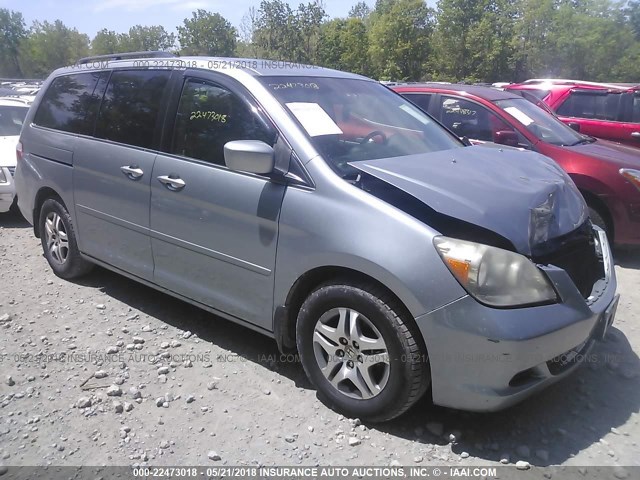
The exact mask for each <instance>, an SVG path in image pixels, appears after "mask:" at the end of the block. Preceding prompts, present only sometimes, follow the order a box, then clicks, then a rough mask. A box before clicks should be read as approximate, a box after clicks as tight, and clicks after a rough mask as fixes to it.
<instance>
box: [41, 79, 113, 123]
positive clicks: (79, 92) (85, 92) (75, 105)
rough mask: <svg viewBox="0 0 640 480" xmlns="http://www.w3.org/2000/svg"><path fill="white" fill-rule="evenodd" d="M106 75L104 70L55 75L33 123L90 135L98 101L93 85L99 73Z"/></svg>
mask: <svg viewBox="0 0 640 480" xmlns="http://www.w3.org/2000/svg"><path fill="white" fill-rule="evenodd" d="M106 75H108V73H107V72H91V73H79V74H74V75H64V76H61V77H58V78H56V79H54V80H53V82H51V85H50V86H49V88H48V89H47V91H46V93H45V94H44V97H43V98H42V101H41V102H40V106H39V107H38V111H37V112H36V115H35V118H34V123H35V124H36V125H39V126H41V127H47V128H54V129H56V130H62V131H64V132H71V133H80V134H86V135H90V134H91V133H93V132H92V130H93V122H94V120H95V111H96V108H97V106H98V104H99V102H100V95H99V94H98V92H97V91H96V85H97V84H98V80H99V79H100V77H101V76H106Z"/></svg>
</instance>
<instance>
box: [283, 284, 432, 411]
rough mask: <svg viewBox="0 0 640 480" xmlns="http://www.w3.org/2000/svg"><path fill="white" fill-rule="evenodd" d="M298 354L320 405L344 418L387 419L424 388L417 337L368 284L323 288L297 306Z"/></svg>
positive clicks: (386, 297)
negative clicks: (320, 399) (322, 402)
mask: <svg viewBox="0 0 640 480" xmlns="http://www.w3.org/2000/svg"><path fill="white" fill-rule="evenodd" d="M296 343H297V346H298V352H299V354H300V358H301V361H302V365H303V367H304V369H305V372H306V374H307V376H308V377H309V379H310V381H311V383H313V385H314V386H315V387H316V389H317V390H318V392H319V395H320V396H321V397H322V399H323V401H325V402H326V403H328V404H329V405H330V406H333V407H335V408H336V409H337V410H339V411H340V412H341V413H344V415H346V416H349V417H351V418H362V419H366V420H369V421H372V422H384V421H388V420H391V419H393V418H395V417H398V416H399V415H401V414H403V413H404V412H405V411H407V410H408V409H409V408H410V407H411V406H412V405H413V404H414V403H415V402H416V401H418V400H419V399H420V397H422V395H423V394H424V393H425V391H426V390H427V388H428V387H429V385H430V380H431V376H430V373H429V362H428V359H427V355H426V350H425V348H424V346H423V342H422V338H421V336H420V333H419V331H418V329H417V326H416V325H415V323H414V322H413V319H412V318H411V317H410V315H409V314H408V312H406V309H405V308H404V307H403V306H402V305H401V304H400V303H399V302H398V300H397V299H395V297H393V296H392V295H390V294H389V293H388V292H387V291H385V290H384V289H382V288H381V287H378V286H376V285H373V284H369V283H358V284H349V283H346V282H345V283H340V282H338V283H329V284H324V285H321V286H320V287H318V288H317V289H316V290H315V291H313V292H312V293H311V295H309V297H308V298H307V300H306V301H305V302H304V303H303V305H302V307H301V309H300V312H299V314H298V321H297V324H296Z"/></svg>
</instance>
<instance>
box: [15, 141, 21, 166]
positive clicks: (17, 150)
mask: <svg viewBox="0 0 640 480" xmlns="http://www.w3.org/2000/svg"><path fill="white" fill-rule="evenodd" d="M16 160H17V161H18V162H19V161H20V160H22V142H18V145H16Z"/></svg>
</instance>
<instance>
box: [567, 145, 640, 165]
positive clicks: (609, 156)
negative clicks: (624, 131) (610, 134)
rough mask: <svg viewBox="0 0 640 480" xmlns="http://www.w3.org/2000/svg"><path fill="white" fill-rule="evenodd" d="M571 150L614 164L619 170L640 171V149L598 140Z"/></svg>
mask: <svg viewBox="0 0 640 480" xmlns="http://www.w3.org/2000/svg"><path fill="white" fill-rule="evenodd" d="M564 148H569V149H571V150H573V151H575V152H576V153H580V154H582V155H588V156H590V157H595V158H597V159H599V160H604V161H606V162H609V163H612V164H614V165H615V166H617V167H619V168H633V169H636V170H640V149H638V148H635V147H628V146H626V145H622V144H620V143H615V142H610V141H608V140H596V141H595V142H592V143H585V144H581V145H576V146H573V147H564Z"/></svg>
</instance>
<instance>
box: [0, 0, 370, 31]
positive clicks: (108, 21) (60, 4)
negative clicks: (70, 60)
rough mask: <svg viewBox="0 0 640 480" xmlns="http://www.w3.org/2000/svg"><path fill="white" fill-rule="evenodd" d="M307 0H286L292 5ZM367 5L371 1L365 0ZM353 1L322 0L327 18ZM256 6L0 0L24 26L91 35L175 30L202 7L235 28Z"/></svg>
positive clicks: (224, 1)
mask: <svg viewBox="0 0 640 480" xmlns="http://www.w3.org/2000/svg"><path fill="white" fill-rule="evenodd" d="M307 1H308V0H304V1H302V0H294V1H292V0H290V1H289V4H290V5H291V6H292V8H296V7H297V6H298V5H299V4H300V3H307ZM366 2H367V3H368V4H369V5H373V4H375V0H366ZM355 3H357V0H325V5H326V10H327V13H328V14H329V15H330V16H331V17H343V16H346V15H347V14H348V13H349V10H350V9H351V7H352V6H353V5H354V4H355ZM259 5H260V1H259V0H97V1H91V0H88V1H87V0H0V8H8V9H9V10H16V11H19V12H21V13H22V15H23V16H24V19H25V21H26V23H27V27H29V26H30V25H31V23H32V22H33V21H34V20H40V21H43V20H48V21H50V22H52V21H54V20H57V19H60V20H62V21H63V22H64V24H65V25H67V26H68V27H75V28H77V29H78V31H79V32H81V33H86V34H88V35H89V36H90V37H91V38H93V36H94V35H95V34H96V32H98V31H99V30H102V29H103V28H107V29H109V30H115V31H116V32H118V33H121V32H126V31H128V30H129V27H131V26H133V25H162V26H163V27H164V28H165V29H166V30H167V31H169V32H173V33H175V28H176V27H177V26H178V25H181V24H182V21H183V19H185V18H187V17H190V16H191V12H193V11H194V10H197V9H198V8H204V9H205V10H209V11H211V12H218V13H220V14H221V15H222V16H224V17H225V18H226V19H227V20H229V21H230V22H231V23H232V24H233V25H234V26H236V27H238V25H239V24H240V20H241V19H242V16H243V15H244V14H245V13H246V12H247V10H248V9H249V7H251V6H255V7H256V8H257V7H258V6H259Z"/></svg>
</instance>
